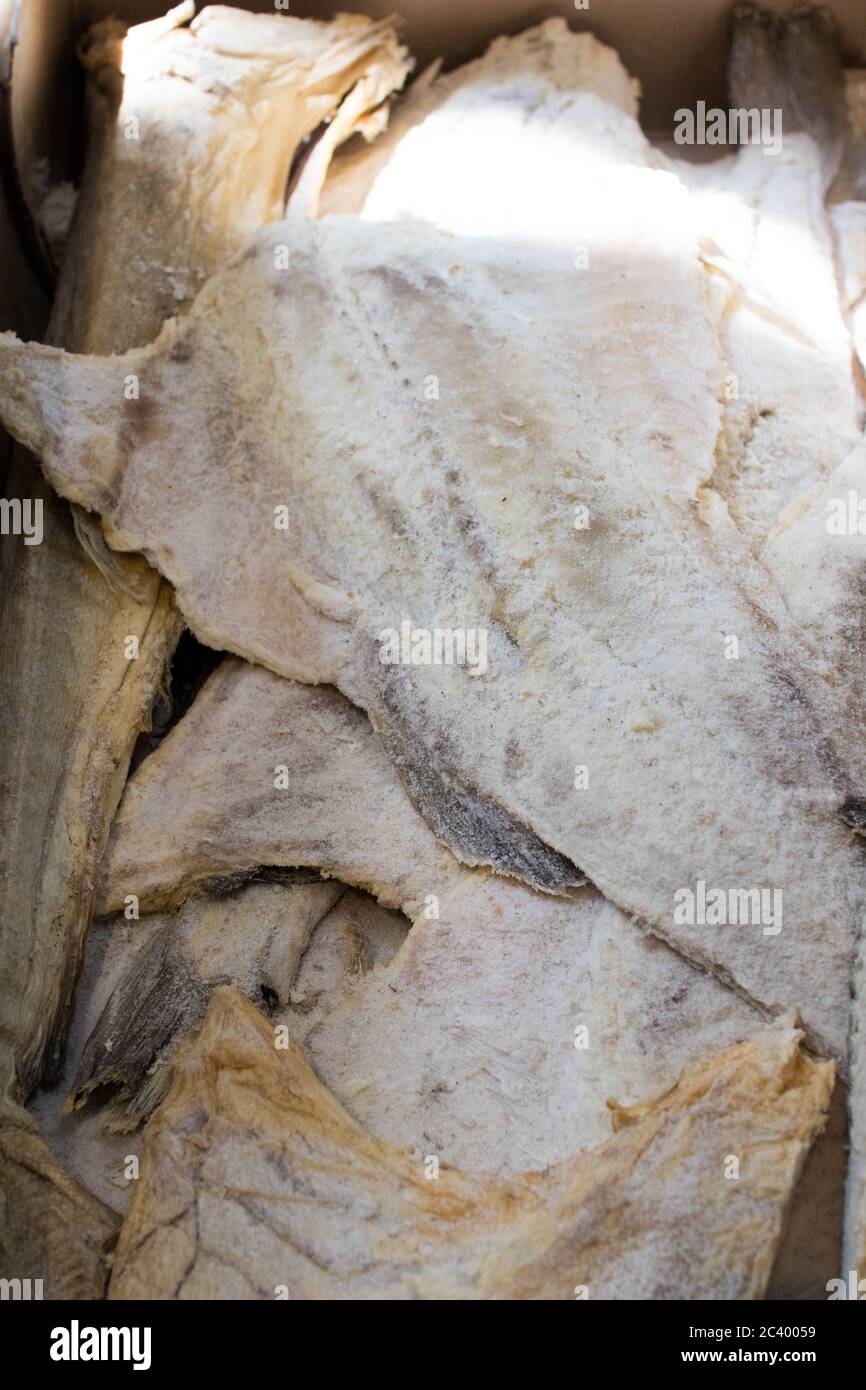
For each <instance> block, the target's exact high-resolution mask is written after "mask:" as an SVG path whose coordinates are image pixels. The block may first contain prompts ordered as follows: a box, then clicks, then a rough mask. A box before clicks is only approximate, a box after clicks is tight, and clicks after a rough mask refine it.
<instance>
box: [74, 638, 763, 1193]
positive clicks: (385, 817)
mask: <svg viewBox="0 0 866 1390" xmlns="http://www.w3.org/2000/svg"><path fill="white" fill-rule="evenodd" d="M275 772H276V774H277V775H276V777H275V775H274V774H275ZM275 782H276V785H275ZM262 865H266V866H270V867H272V868H273V867H280V866H282V867H284V868H291V867H301V866H306V867H311V866H312V867H316V868H319V869H322V870H324V871H325V872H327V873H329V874H333V875H335V876H336V877H338V878H340V879H342V880H343V881H345V882H350V883H354V884H357V885H359V886H362V887H364V888H366V889H368V890H369V891H370V892H372V893H374V894H375V895H376V896H377V897H378V898H379V900H380V902H382V903H384V904H386V905H388V906H392V907H393V906H398V907H401V908H403V910H404V911H405V912H406V913H407V914H408V915H409V916H410V917H411V918H413V919H414V926H413V928H412V932H411V934H410V936H409V939H408V941H407V942H406V944H405V945H404V946H403V948H402V950H401V951H400V952H399V954H398V955H397V957H396V958H395V959H394V960H393V962H392V963H390V964H389V965H388V966H387V968H383V969H378V970H373V971H372V972H370V973H369V974H368V975H367V976H366V977H365V979H364V980H363V982H361V983H359V985H358V990H357V992H356V993H354V994H353V995H352V997H351V998H350V999H349V1000H348V1001H347V1003H346V1007H345V1009H339V1010H334V1009H331V1010H329V1011H328V1015H327V1016H326V1017H324V1020H323V1022H322V1026H321V1028H319V1027H311V1028H310V1029H309V1030H305V1034H306V1037H307V1046H308V1047H309V1048H310V1050H311V1055H312V1057H313V1060H314V1063H315V1066H316V1068H317V1070H318V1071H319V1074H320V1075H321V1076H322V1078H323V1079H324V1080H325V1082H326V1083H327V1084H328V1085H329V1086H331V1087H332V1088H333V1089H334V1091H335V1092H336V1094H337V1095H338V1096H339V1097H340V1099H341V1100H342V1101H343V1102H344V1103H345V1104H346V1105H348V1106H349V1108H350V1110H351V1111H352V1113H353V1114H354V1115H355V1116H356V1118H357V1119H359V1120H360V1121H361V1123H363V1124H364V1125H365V1126H366V1127H367V1128H369V1129H370V1130H371V1132H372V1133H373V1134H375V1135H376V1137H377V1138H380V1139H384V1140H387V1141H390V1142H392V1143H396V1144H398V1145H400V1146H403V1147H405V1146H410V1147H415V1148H420V1147H423V1146H425V1145H426V1146H427V1148H429V1147H430V1146H431V1145H435V1147H436V1150H437V1152H438V1153H440V1155H441V1156H442V1158H443V1159H444V1160H445V1161H446V1162H448V1163H451V1164H454V1165H457V1166H463V1167H473V1168H478V1169H481V1170H484V1171H488V1172H491V1171H492V1172H500V1171H504V1172H512V1173H513V1172H515V1171H517V1170H519V1169H520V1168H521V1167H535V1166H538V1167H541V1166H543V1165H544V1164H546V1163H549V1162H553V1161H556V1160H558V1159H560V1158H563V1157H565V1156H566V1155H568V1154H570V1153H573V1152H574V1151H575V1150H576V1149H578V1148H582V1147H586V1146H587V1145H591V1144H594V1143H598V1142H601V1140H602V1139H604V1138H606V1137H607V1136H608V1134H609V1125H610V1119H609V1113H608V1110H607V1099H608V1096H610V1095H611V1093H614V1092H615V1093H616V1094H617V1095H619V1096H620V1097H622V1098H624V1099H627V1100H629V1099H636V1098H638V1097H639V1096H641V1095H642V1094H645V1093H646V1092H647V1091H649V1090H652V1089H654V1088H657V1087H658V1086H660V1085H663V1084H665V1083H666V1082H670V1081H671V1080H672V1079H673V1077H674V1076H675V1075H676V1073H677V1072H678V1071H679V1069H680V1068H681V1067H682V1066H683V1065H684V1064H685V1062H687V1061H691V1060H694V1058H695V1057H698V1056H701V1055H703V1054H704V1053H706V1052H707V1051H710V1050H712V1048H713V1047H714V1046H717V1045H719V1044H720V1043H721V1044H726V1043H729V1042H733V1041H735V1040H738V1039H741V1038H743V1037H745V1036H747V1034H748V1033H749V1032H750V1031H751V1030H752V1028H753V1027H754V1024H755V1014H754V1011H753V1010H752V1009H751V1008H750V1007H749V1006H748V1005H747V1004H745V1003H744V1002H743V1001H741V1000H739V999H738V998H737V997H736V996H735V995H734V994H732V993H731V992H730V991H729V990H727V989H725V988H724V987H723V986H722V985H720V984H719V983H718V981H716V980H715V979H714V978H713V977H712V976H708V975H703V974H701V973H699V972H697V971H695V970H694V969H693V968H692V967H691V966H690V965H688V964H687V963H686V962H684V961H682V960H680V959H679V958H678V957H677V956H676V955H674V953H673V952H672V951H671V950H670V949H669V948H668V947H667V946H665V945H664V944H663V943H661V942H658V941H655V940H653V939H652V938H648V937H646V936H644V934H643V933H641V932H638V931H636V930H634V929H633V927H632V926H631V924H630V923H629V922H628V921H627V920H626V918H625V917H624V916H623V914H622V913H621V912H620V911H619V910H618V909H617V908H616V907H614V906H613V905H612V904H610V903H608V902H605V900H604V899H603V898H602V897H601V895H600V894H599V893H597V892H596V891H595V890H594V889H587V890H586V891H584V892H582V893H580V894H579V895H578V896H576V897H573V898H571V899H568V900H558V899H555V898H551V897H550V896H549V895H542V894H537V893H534V892H533V891H532V890H530V889H529V888H527V887H525V886H524V885H523V884H520V883H517V882H514V881H513V880H508V879H502V878H494V877H492V876H490V875H489V874H486V873H484V872H482V871H467V870H466V869H465V868H463V867H462V866H461V865H460V864H459V863H458V862H457V860H456V859H454V857H453V855H451V854H450V853H449V852H448V851H447V850H446V849H445V848H444V847H443V846H442V845H440V844H439V843H438V842H437V840H436V839H435V837H434V836H433V835H432V833H431V831H430V830H429V828H428V826H427V825H426V824H425V823H424V821H423V820H422V818H421V817H420V816H419V814H418V813H417V811H415V810H414V808H413V807H412V805H411V803H410V801H409V799H408V797H407V796H406V793H405V791H404V789H403V787H402V786H401V785H400V781H399V778H398V776H397V772H396V770H395V769H394V767H393V766H392V764H391V763H390V762H389V760H388V758H387V756H386V754H385V751H384V749H383V748H382V745H381V742H380V740H379V739H378V738H377V736H376V734H375V733H374V732H373V730H372V728H371V727H370V724H369V721H368V720H367V719H366V718H365V717H364V715H363V714H362V713H361V712H360V711H359V710H357V709H355V708H354V707H353V706H352V705H350V704H349V702H348V701H347V700H345V699H344V698H343V696H341V695H340V694H338V693H337V692H336V691H334V690H330V689H327V688H324V689H323V688H319V687H309V686H302V685H297V684H295V683H294V682H291V681H286V680H283V679H280V678H279V677H276V676H274V675H272V674H271V673H270V672H268V671H265V670H262V669H260V668H249V667H247V666H245V665H244V664H243V663H242V662H238V661H234V660H228V661H226V662H225V663H224V664H223V666H222V667H221V668H220V669H219V670H218V671H217V672H215V673H214V675H213V676H211V678H210V680H209V681H208V683H207V685H206V686H205V687H204V689H203V690H202V691H201V693H200V695H199V697H198V699H197V700H196V702H195V703H194V705H193V707H192V709H191V710H190V711H189V713H188V714H187V715H186V717H185V718H184V719H183V720H181V722H180V723H179V724H178V725H177V727H176V728H175V729H174V730H173V731H172V732H171V734H169V736H168V738H167V739H166V740H165V742H164V743H163V744H162V746H161V747H160V748H159V749H158V750H157V751H156V752H155V753H154V754H153V755H152V757H150V758H149V759H147V761H146V762H145V763H143V764H142V766H141V768H140V769H139V770H138V772H137V773H136V775H135V776H134V777H133V778H132V780H131V782H130V783H129V786H128V787H127V791H126V794H125V796H124V799H123V801H122V803H121V807H120V811H119V812H118V816H117V819H116V821H115V824H114V827H113V829H112V835H111V839H110V841H109V847H108V850H107V852H106V857H105V861H104V879H103V883H102V887H101V890H100V895H99V898H100V911H104V912H113V911H116V910H117V909H119V908H120V907H121V906H122V904H123V902H124V901H125V899H126V898H127V897H128V895H129V894H135V895H136V897H137V898H138V901H139V903H140V906H141V908H142V910H144V911H146V912H147V911H152V910H154V909H165V908H166V907H167V906H170V905H172V904H175V903H177V902H179V901H181V900H182V899H184V898H186V897H187V896H188V895H189V894H191V893H195V892H200V891H202V890H206V889H207V888H208V887H209V886H210V885H212V883H213V882H214V880H217V881H218V880H219V879H221V878H224V879H230V880H231V879H237V878H240V877H241V876H242V875H244V874H246V875H249V874H252V873H254V872H255V871H256V870H257V869H258V868H259V866H262ZM175 930H176V928H173V927H171V926H167V927H166V929H165V932H166V935H168V936H169V938H171V936H172V934H173V932H174V931H175ZM212 978H213V977H212ZM234 982H235V983H240V980H239V979H237V978H236V979H235V980H234ZM248 992H249V991H248ZM142 993H143V991H142V989H141V987H140V983H139V981H138V972H137V971H128V972H126V973H125V978H124V979H123V980H122V981H121V983H120V984H119V985H118V989H117V992H116V1000H115V1002H114V1003H113V1004H112V1005H111V1007H110V1008H109V1009H108V1010H107V1011H106V1013H105V1015H104V1017H103V1019H102V1020H100V1023H99V1025H98V1028H97V1029H96V1032H95V1034H94V1037H98V1038H104V1037H110V1038H111V1040H112V1046H111V1053H110V1055H105V1053H104V1050H103V1049H101V1047H100V1046H96V1047H95V1049H94V1051H93V1056H92V1057H91V1058H90V1059H89V1060H88V1063H87V1066H86V1067H84V1068H83V1069H82V1074H81V1076H80V1078H79V1081H78V1082H77V1086H78V1087H79V1088H80V1087H82V1086H83V1085H85V1084H86V1085H87V1087H88V1089H93V1088H94V1087H95V1086H98V1085H99V1084H101V1082H103V1081H107V1080H109V1079H110V1074H111V1071H112V1066H113V1060H114V1059H116V1058H117V1056H118V1054H119V1055H120V1056H121V1057H124V1056H125V1055H126V1054H127V1053H128V1052H129V1053H132V1054H133V1055H135V1056H137V1055H138V1050H139V1039H140V1037H141V1035H142V1034H146V1035H149V1034H152V1033H153V1032H155V1031H158V1032H159V1033H160V1037H161V1038H165V1037H166V1036H167V1031H168V1030H167V1024H168V1029H170V1028H171V1027H172V1026H174V1022H175V1021H172V1020H167V1017H166V1010H165V1008H164V1006H163V1003H162V999H161V995H160V993H159V992H157V994H155V995H153V996H152V997H151V998H149V1002H148V1014H150V1013H151V1012H152V1013H153V1015H154V1018H153V1020H152V1021H150V1020H149V1018H145V1017H143V1015H142V1013H141V1012H138V1011H136V1009H135V1006H134V1002H133V1001H134V1000H136V999H140V998H141V997H142ZM332 1013H333V1017H331V1014H332ZM284 1017H285V1018H286V1019H287V1020H288V1019H289V1018H290V1015H289V1014H286V1015H285V1016H284ZM188 1021H189V1020H188V1019H185V1020H177V1021H176V1022H177V1023H178V1024H180V1023H184V1022H188ZM312 1022H313V1021H312V1020H311V1023H312ZM293 1036H298V1035H297V1033H295V1032H293ZM146 1051H147V1049H146ZM137 1081H140V1073H139V1074H137ZM149 1103H150V1100H149V1097H144V1099H143V1100H141V1099H135V1100H134V1107H133V1108H134V1109H135V1111H136V1113H137V1114H141V1113H144V1112H145V1111H146V1110H147V1107H148V1105H149Z"/></svg>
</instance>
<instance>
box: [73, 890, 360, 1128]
mask: <svg viewBox="0 0 866 1390" xmlns="http://www.w3.org/2000/svg"><path fill="white" fill-rule="evenodd" d="M342 892H343V888H342V885H341V884H336V883H330V884H329V883H307V884H298V885H295V886H291V887H289V886H287V885H280V884H273V883H271V884H268V883H256V884H251V885H249V887H248V888H246V889H245V890H243V892H242V894H241V895H240V897H239V898H238V897H235V896H231V897H220V898H216V899H208V898H202V899H198V900H197V901H195V902H191V903H189V904H187V905H186V906H185V907H184V908H182V909H181V910H180V912H178V913H177V914H174V913H171V914H168V915H166V916H163V915H161V914H158V915H157V916H156V918H154V919H151V920H149V921H148V922H147V924H146V925H144V924H142V925H141V926H140V927H139V928H138V931H137V933H136V934H135V936H137V937H138V938H139V940H135V937H133V940H132V941H130V940H127V943H126V950H125V951H123V952H122V955H123V956H125V959H122V960H121V961H120V962H119V963H118V962H116V961H114V960H112V961H111V969H112V973H114V974H115V975H117V974H119V975H120V979H119V982H118V984H117V985H116V986H115V988H114V989H113V990H112V992H111V994H110V995H109V997H108V999H107V1001H106V1003H105V1006H104V1008H103V1009H102V1011H101V1013H99V1015H98V1017H97V1018H96V1020H95V1022H94V1026H93V1029H92V1032H91V1033H90V1036H89V1037H88V1039H87V1042H86V1044H85V1046H84V1048H83V1050H82V1054H81V1058H80V1061H79V1065H78V1072H77V1075H76V1078H75V1081H74V1084H73V1087H72V1090H71V1093H70V1096H69V1101H68V1105H67V1108H68V1109H76V1108H78V1107H79V1106H81V1105H84V1104H85V1102H86V1101H87V1099H88V1097H89V1096H90V1094H91V1093H92V1092H93V1091H94V1090H97V1089H99V1088H102V1087H105V1088H107V1089H108V1090H113V1091H114V1092H115V1094H114V1095H112V1097H111V1101H110V1104H109V1105H108V1106H107V1107H106V1109H105V1119H106V1124H107V1127H108V1128H109V1129H112V1130H119V1131H123V1130H134V1129H135V1128H136V1127H137V1126H138V1125H139V1124H140V1122H141V1120H142V1119H143V1118H144V1117H145V1116H146V1115H148V1114H149V1113H150V1111H151V1110H152V1109H153V1107H154V1106H155V1105H156V1104H157V1103H158V1102H159V1101H160V1100H161V1099H162V1097H163V1095H164V1093H165V1089H166V1087H167V1085H168V1079H169V1077H170V1074H171V1073H170V1070H169V1068H168V1067H167V1066H166V1065H165V1064H166V1062H167V1061H168V1057H169V1055H170V1052H171V1049H172V1047H173V1045H174V1042H175V1039H176V1037H177V1036H179V1035H182V1034H183V1033H184V1031H185V1030H186V1029H188V1028H189V1027H190V1026H191V1025H193V1024H195V1023H198V1022H199V1020H200V1019H201V1017H202V1016H203V1014H204V1012H205V1009H206V1007H207V1003H208V999H209V998H210V994H211V991H212V990H213V988H214V987H215V986H216V985H218V984H226V983H231V984H232V985H235V986H236V987H238V988H240V989H243V991H244V993H245V994H246V995H247V996H248V997H249V998H251V999H255V1000H256V1001H260V1000H262V999H263V998H268V997H272V998H273V999H274V1000H275V1001H276V1002H278V1003H281V1004H284V1005H285V1004H288V1002H289V999H290V994H291V989H292V985H293V984H294V981H295V977H296V975H297V971H298V965H299V962H300V959H301V956H302V955H303V953H304V951H305V949H306V947H307V944H308V942H309V939H310V935H311V933H312V931H313V929H314V928H315V927H316V925H317V924H318V923H319V922H320V921H321V920H322V918H323V917H324V916H325V915H326V914H327V912H328V911H329V909H330V908H331V907H333V905H334V904H335V902H336V901H337V899H338V898H339V897H340V896H341V894H342ZM120 945H121V943H118V947H120ZM133 946H134V947H135V949H134V950H130V947H133ZM112 954H113V953H112ZM124 967H125V968H124Z"/></svg>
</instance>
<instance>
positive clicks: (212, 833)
mask: <svg viewBox="0 0 866 1390" xmlns="http://www.w3.org/2000/svg"><path fill="white" fill-rule="evenodd" d="M261 867H266V868H284V869H292V868H307V869H318V870H320V871H321V872H322V873H324V874H327V875H329V876H332V877H334V878H338V879H341V880H342V881H343V882H345V883H351V884H353V885H355V886H356V887H358V888H363V889H365V890H366V891H367V892H369V893H372V894H373V895H374V896H375V897H376V898H377V899H378V900H379V901H380V902H381V903H382V904H383V905H384V906H385V907H394V908H401V909H402V910H404V911H406V912H407V913H408V914H409V915H410V916H412V917H414V916H416V915H417V914H419V913H420V912H421V910H422V908H423V907H424V906H425V897H426V895H427V894H428V893H434V892H439V891H443V890H444V889H445V888H446V887H451V886H452V885H453V884H455V883H457V882H459V881H460V879H461V878H463V877H464V876H465V875H466V873H467V871H466V869H464V868H463V867H462V865H460V864H459V863H458V862H457V860H456V859H455V858H454V856H453V855H452V854H450V853H449V851H448V850H447V849H446V848H445V846H444V845H442V844H440V843H439V842H438V841H437V840H436V838H435V837H434V836H433V835H432V834H431V832H430V830H429V828H428V827H427V825H426V824H425V823H424V821H423V820H422V818H421V816H420V815H419V814H418V813H417V811H415V810H414V808H413V807H412V805H411V803H410V802H409V800H408V798H407V797H406V793H405V791H404V790H403V788H402V786H401V785H400V781H399V778H398V777H397V774H396V772H395V770H394V768H393V766H392V765H391V763H390V762H389V760H388V758H387V757H386V756H385V755H384V753H383V750H382V747H381V744H380V742H379V740H378V738H377V737H376V734H375V733H374V732H373V729H372V728H371V726H370V722H369V720H368V719H367V718H366V717H365V715H364V714H363V713H362V712H361V711H360V710H357V709H355V708H354V707H353V706H352V705H351V704H349V702H348V700H346V699H344V697H343V696H342V695H340V694H339V692H338V691H336V690H331V689H329V688H328V687H308V686H303V685H298V684H297V683H295V682H294V681H286V680H280V679H278V678H277V677H275V676H274V675H272V674H271V672H269V671H266V670H263V669H262V668H260V667H248V666H246V665H245V664H244V663H243V662H241V661H236V660H234V659H229V660H227V661H224V662H223V663H222V665H221V666H220V667H219V668H218V670H216V671H215V672H214V673H213V675H212V676H211V677H210V678H209V680H208V681H207V682H206V684H205V685H204V687H203V688H202V690H201V691H200V692H199V695H198V697H197V698H196V700H195V702H194V703H193V706H192V708H191V709H190V710H189V712H188V713H187V714H186V715H185V717H184V718H183V719H182V720H181V721H180V723H179V724H177V725H176V726H175V728H174V729H172V731H171V733H170V734H169V735H168V737H167V738H166V739H165V740H164V742H163V743H162V744H161V745H160V747H159V748H158V749H157V750H156V752H155V753H153V754H152V755H151V756H150V757H149V758H147V759H146V760H145V762H144V763H142V765H141V767H140V768H139V769H138V771H137V772H136V774H135V775H134V777H132V779H131V780H130V782H129V784H128V786H127V789H126V792H125V793H124V797H123V800H122V802H121V806H120V810H119V811H118V815H117V817H116V819H115V822H114V825H113V827H112V833H111V837H110V839H109V844H108V847H107V849H106V854H105V858H104V860H103V865H102V879H101V883H100V887H99V891H98V907H97V910H98V911H99V913H100V914H101V915H106V914H108V913H112V912H118V911H120V910H121V909H122V908H123V906H124V902H125V900H126V898H127V896H128V895H129V894H134V895H135V897H136V898H137V900H138V903H139V906H140V908H141V911H142V912H148V913H149V912H159V911H164V910H166V909H167V908H172V907H176V906H178V905H179V904H180V903H182V902H183V901H184V900H185V899H186V898H188V897H190V896H191V895H193V894H196V893H202V892H205V893H206V892H208V891H209V890H211V889H212V888H213V887H214V886H215V885H216V886H219V884H220V883H221V882H222V881H226V880H228V881H234V882H241V881H242V880H243V878H244V877H251V876H252V875H254V874H255V872H256V871H257V870H258V869H260V868H261Z"/></svg>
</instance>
